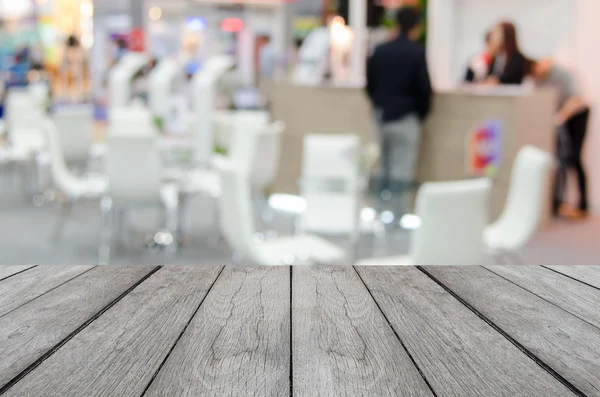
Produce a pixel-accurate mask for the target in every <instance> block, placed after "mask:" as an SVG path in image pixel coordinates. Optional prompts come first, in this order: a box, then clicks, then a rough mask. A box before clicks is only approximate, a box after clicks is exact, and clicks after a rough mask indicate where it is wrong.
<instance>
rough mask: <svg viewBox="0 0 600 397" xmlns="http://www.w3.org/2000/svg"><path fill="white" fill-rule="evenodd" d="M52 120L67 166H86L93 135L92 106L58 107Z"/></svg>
mask: <svg viewBox="0 0 600 397" xmlns="http://www.w3.org/2000/svg"><path fill="white" fill-rule="evenodd" d="M52 119H53V120H54V124H55V125H56V130H57V132H58V134H59V135H60V140H59V141H60V145H61V149H62V153H63V156H64V159H65V161H66V162H67V164H74V163H77V164H81V165H85V164H87V162H88V160H89V157H90V150H91V147H92V135H93V133H94V108H93V106H92V105H69V106H63V107H58V108H57V109H56V111H55V112H54V114H53V116H52Z"/></svg>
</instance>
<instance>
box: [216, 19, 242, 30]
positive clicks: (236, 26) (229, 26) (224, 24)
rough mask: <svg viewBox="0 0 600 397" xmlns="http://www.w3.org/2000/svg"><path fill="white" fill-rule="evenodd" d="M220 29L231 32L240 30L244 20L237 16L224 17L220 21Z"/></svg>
mask: <svg viewBox="0 0 600 397" xmlns="http://www.w3.org/2000/svg"><path fill="white" fill-rule="evenodd" d="M221 29H222V30H223V31H225V32H231V33H236V32H240V31H241V30H242V29H244V22H243V21H242V20H241V19H239V18H225V19H223V21H221Z"/></svg>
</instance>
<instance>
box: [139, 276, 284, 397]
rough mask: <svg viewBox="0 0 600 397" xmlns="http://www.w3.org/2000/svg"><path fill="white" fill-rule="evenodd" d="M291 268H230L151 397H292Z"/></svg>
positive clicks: (192, 323) (185, 336) (168, 361)
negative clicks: (287, 396) (289, 396)
mask: <svg viewBox="0 0 600 397" xmlns="http://www.w3.org/2000/svg"><path fill="white" fill-rule="evenodd" d="M289 381H290V269H289V268H286V267H261V268H256V267H241V268H240V267H228V268H226V269H225V270H224V271H223V274H222V275H221V277H220V278H219V280H218V281H217V282H216V283H215V286H214V287H213V289H212V290H211V291H210V293H209V294H208V296H207V298H206V301H205V302H204V303H203V304H202V306H201V307H200V310H199V311H198V313H197V314H196V316H195V317H194V319H193V321H192V322H191V324H190V326H189V327H188V329H187V330H186V332H185V334H184V335H183V337H182V338H181V340H180V342H179V343H178V344H177V346H176V347H175V349H174V350H173V353H172V354H171V355H170V357H169V359H168V360H167V361H166V363H165V365H164V367H163V368H162V370H161V371H160V373H159V374H158V376H157V377H156V379H155V380H154V382H153V383H152V385H151V386H150V388H149V389H148V392H147V393H146V394H145V397H153V396H154V397H156V396H161V397H162V396H169V397H177V396H286V395H289V391H290V385H289Z"/></svg>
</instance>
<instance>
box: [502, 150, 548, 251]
mask: <svg viewBox="0 0 600 397" xmlns="http://www.w3.org/2000/svg"><path fill="white" fill-rule="evenodd" d="M552 163H553V159H552V156H551V155H550V153H547V152H545V151H543V150H541V149H538V148H536V147H533V146H525V147H523V148H522V149H521V150H519V153H518V154H517V158H516V159H515V162H514V164H513V169H512V175H511V181H510V187H509V191H508V197H507V200H506V204H505V206H504V210H503V211H502V214H501V215H500V218H498V220H497V221H496V222H495V223H494V224H493V225H492V227H493V228H494V229H495V232H494V233H495V236H494V240H495V244H498V245H499V247H497V248H503V249H518V248H521V247H523V246H525V244H527V243H528V242H529V240H530V239H531V238H532V237H533V236H534V234H535V233H536V232H537V230H538V229H539V226H540V222H541V220H542V215H543V210H544V208H545V206H544V200H545V198H546V197H547V193H548V182H549V172H550V169H551V167H552Z"/></svg>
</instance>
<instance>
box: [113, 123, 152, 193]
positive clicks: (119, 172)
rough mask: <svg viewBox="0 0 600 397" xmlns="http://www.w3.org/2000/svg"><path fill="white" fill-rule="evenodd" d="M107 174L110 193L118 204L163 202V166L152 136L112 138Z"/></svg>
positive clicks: (120, 136)
mask: <svg viewBox="0 0 600 397" xmlns="http://www.w3.org/2000/svg"><path fill="white" fill-rule="evenodd" d="M106 171H107V175H108V180H109V187H108V193H109V195H110V196H111V198H112V199H113V200H115V201H118V202H134V203H139V204H143V203H157V202H160V186H161V171H162V167H161V162H160V153H159V151H158V148H157V145H156V138H155V137H153V136H151V135H148V134H146V135H144V134H138V135H118V134H117V135H109V136H108V138H107V155H106Z"/></svg>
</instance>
